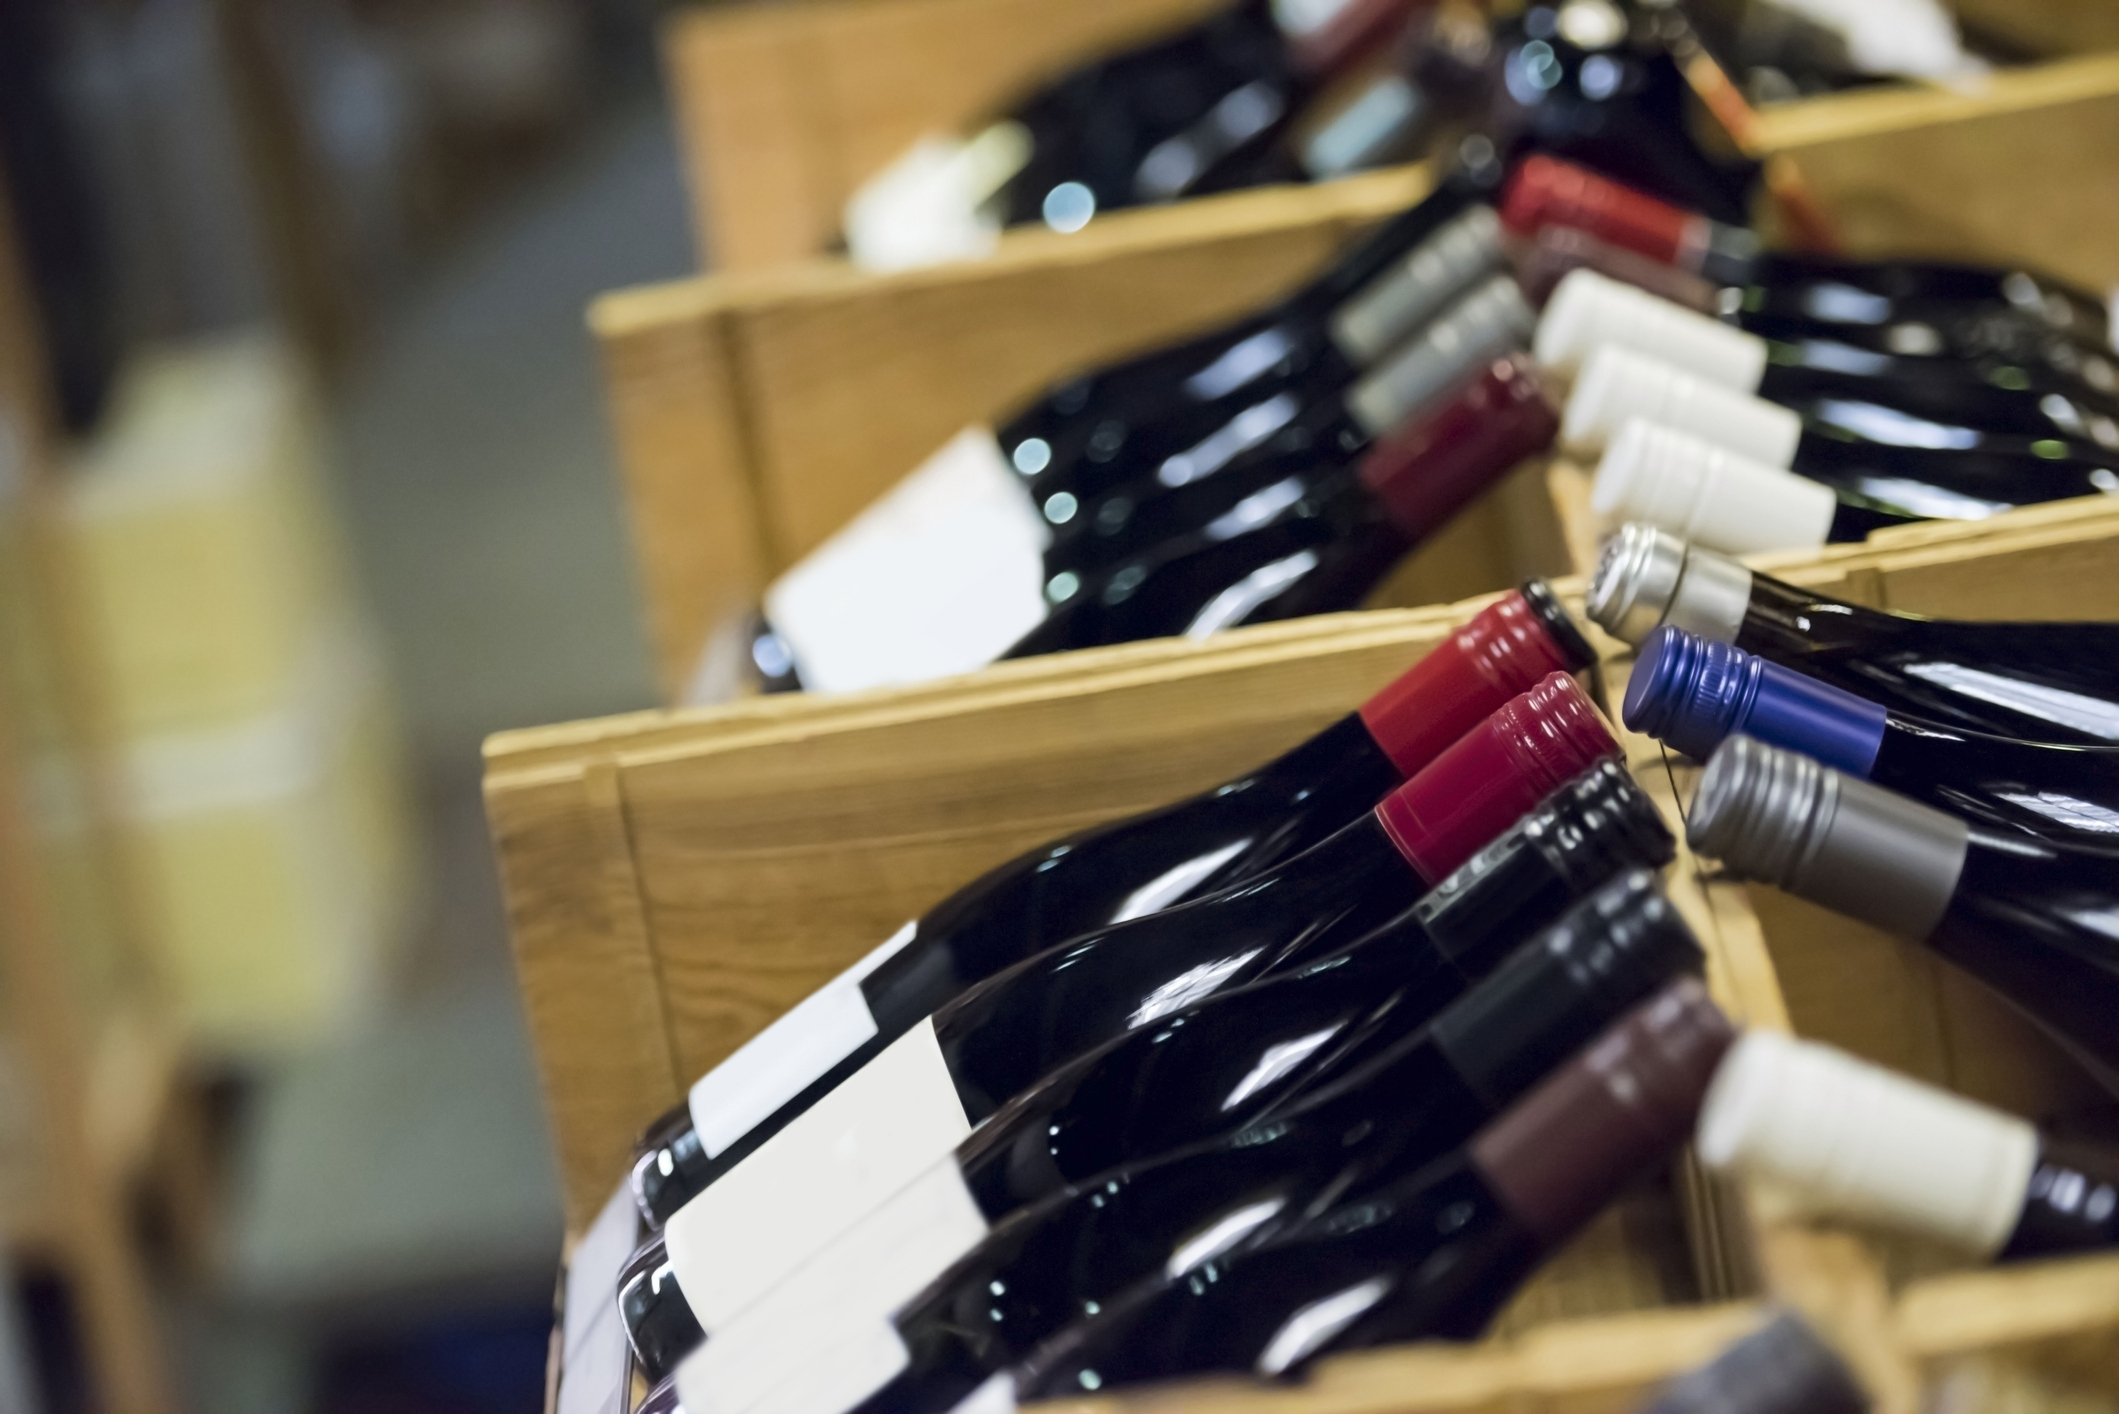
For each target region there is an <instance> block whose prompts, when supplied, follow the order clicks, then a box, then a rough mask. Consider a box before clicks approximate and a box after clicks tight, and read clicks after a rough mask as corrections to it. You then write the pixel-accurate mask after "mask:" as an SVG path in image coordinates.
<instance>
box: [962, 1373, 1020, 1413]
mask: <svg viewBox="0 0 2119 1414" xmlns="http://www.w3.org/2000/svg"><path fill="white" fill-rule="evenodd" d="M1015 1407H1016V1406H1015V1377H1014V1376H1013V1375H1011V1374H1009V1373H1008V1372H1007V1371H1006V1370H1003V1371H1002V1372H1001V1373H1000V1374H998V1375H991V1376H988V1377H987V1380H986V1383H984V1384H982V1385H980V1386H979V1387H978V1388H977V1389H975V1390H973V1391H972V1392H971V1393H969V1394H967V1395H965V1396H964V1397H963V1398H962V1399H960V1400H958V1401H957V1403H956V1407H955V1408H953V1409H951V1410H950V1411H949V1414H1015Z"/></svg>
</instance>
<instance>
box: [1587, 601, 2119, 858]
mask: <svg viewBox="0 0 2119 1414" xmlns="http://www.w3.org/2000/svg"><path fill="white" fill-rule="evenodd" d="M1625 716H1626V724H1627V725H1628V726H1629V727H1632V728H1633V729H1634V730H1635V731H1638V732H1644V733H1646V734H1647V735H1649V736H1652V737H1655V738H1657V739H1659V740H1661V741H1664V742H1667V743H1668V744H1669V745H1670V746H1672V747H1674V748H1676V749H1677V750H1679V751H1682V752H1684V753H1685V754H1687V755H1688V756H1693V757H1696V758H1698V759H1700V760H1705V759H1706V758H1707V757H1708V756H1709V755H1711V754H1712V753H1713V751H1714V749H1715V748H1716V747H1717V746H1719V745H1720V744H1721V743H1722V742H1723V741H1724V740H1725V739H1727V738H1729V737H1732V736H1736V735H1739V734H1741V735H1744V736H1749V737H1754V738H1756V739H1757V740H1759V741H1761V742H1764V743H1765V744H1767V745H1769V746H1781V747H1786V748H1788V749H1789V750H1791V751H1800V752H1802V753H1804V754H1805V755H1808V756H1814V757H1816V758H1817V759H1818V760H1819V761H1822V762H1824V763H1825V764H1826V765H1827V766H1831V767H1833V768H1834V769H1836V770H1841V771H1845V772H1847V773H1848V774H1849V775H1853V776H1858V777H1861V778H1863V779H1866V780H1872V781H1875V782H1876V783H1877V784H1878V785H1880V786H1884V787H1887V788H1889V789H1891V790H1895V791H1898V792H1900V793H1902V794H1905V795H1908V796H1911V797H1913V798H1914V799H1916V800H1924V801H1926V802H1928V803H1929V804H1931V805H1934V806H1936V807H1938V808H1939V809H1943V810H1948V811H1950V812H1951V813H1952V814H1955V815H1959V816H1962V817H1964V818H1966V819H1969V820H1976V821H1978V822H1980V823H1982V824H1984V825H1986V826H1988V827H1990V828H1994V829H2001V830H2013V831H2017V832H2019V833H2021V834H2022V835H2024V836H2027V837H2031V838H2035V839H2039V840H2050V841H2053V842H2055V843H2058V844H2063V845H2068V846H2071V847H2074V848H2083V849H2090V850H2097V851H2107V852H2109V851H2112V850H2113V849H2114V848H2115V847H2119V747H2115V746H2073V745H2066V744H2061V743H2057V742H2041V741H2023V740H2019V739H2017V738H2015V737H2006V736H1997V735H1994V734H1992V733H1987V732H1975V731H1969V730H1966V729H1964V728H1962V727H1952V726H1946V725H1943V724H1941V723H1938V722H1932V721H1929V720H1927V719H1925V718H1921V717H1917V716H1912V715H1908V714H1905V713H1900V712H1893V711H1891V710H1890V709H1889V708H1887V707H1883V706H1880V705H1878V704H1877V703H1874V702H1871V701H1869V700H1868V699H1867V698H1864V697H1859V696H1857V695H1855V694H1854V693H1851V692H1848V691H1847V690H1846V689H1844V688H1838V687H1834V686H1832V685H1831V684H1830V683H1826V682H1820V681H1819V680H1818V679H1816V678H1812V677H1805V676H1804V675H1803V674H1801V673H1799V672H1796V671H1795V670H1793V669H1791V668H1784V667H1782V666H1781V665H1780V664H1778V663H1772V662H1768V661H1767V660H1766V659H1764V658H1761V657H1759V656H1757V655H1756V654H1753V653H1746V652H1745V651H1744V650H1743V649H1741V648H1734V647H1731V646H1730V645H1728V644H1726V643H1710V642H1708V641H1707V640H1706V639H1703V638H1700V637H1698V636H1696V635H1694V634H1689V633H1687V632H1685V631H1684V630H1683V629H1679V628H1672V627H1670V626H1669V625H1668V624H1665V625H1664V626H1663V627H1661V628H1659V629H1657V630H1655V631H1654V632H1653V633H1651V634H1649V635H1648V641H1647V642H1646V643H1644V644H1643V645H1642V647H1641V656H1640V660H1639V661H1638V662H1637V663H1635V665H1634V669H1633V674H1632V676H1631V677H1630V678H1629V679H1628V681H1627V684H1626V703H1625Z"/></svg>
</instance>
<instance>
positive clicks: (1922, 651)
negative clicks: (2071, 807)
mask: <svg viewBox="0 0 2119 1414" xmlns="http://www.w3.org/2000/svg"><path fill="white" fill-rule="evenodd" d="M1588 603H1589V614H1590V617H1591V618H1593V619H1595V620H1596V621H1597V623H1598V624H1599V625H1600V626H1601V627H1602V628H1603V629H1604V630H1605V631H1606V632H1607V633H1610V634H1612V635H1614V636H1616V637H1618V638H1621V639H1623V640H1625V641H1626V642H1628V643H1635V644H1638V643H1641V642H1643V641H1645V640H1646V639H1647V637H1648V635H1649V633H1650V632H1651V631H1652V630H1653V629H1654V628H1655V627H1656V625H1658V624H1663V623H1668V624H1671V625H1673V626H1674V627H1677V628H1682V629H1684V630H1686V631H1687V632H1689V633H1695V634H1698V635H1699V636H1700V637H1702V638H1707V639H1712V640H1714V641H1715V642H1718V643H1733V644H1735V645H1736V646H1737V647H1739V648H1742V649H1744V650H1745V651H1747V652H1751V653H1756V654H1758V655H1759V656H1760V657H1762V658H1767V659H1770V660H1771V661H1773V662H1776V663H1780V664H1782V665H1784V666H1786V667H1790V668H1795V669H1798V670H1799V671H1801V672H1803V673H1804V674H1806V675H1808V676H1810V677H1814V678H1818V679H1820V680H1821V681H1824V682H1828V683H1831V684H1833V685H1834V686H1836V687H1843V688H1845V689H1846V690H1848V691H1849V692H1853V693H1856V694H1858V695H1860V696H1862V697H1866V698H1868V699H1869V700H1870V701H1872V702H1878V703H1882V704H1883V705H1884V706H1886V707H1891V708H1895V709H1897V710H1899V711H1903V712H1907V713H1910V714H1912V715H1915V716H1919V717H1924V718H1927V719H1928V720H1930V721H1935V722H1941V723H1946V724H1949V725H1951V726H1959V727H1964V728H1967V729H1969V730H1973V731H1982V732H1993V733H1997V734H1999V735H2003V736H2014V737H2022V738H2024V739H2026V740H2031V741H2065V742H2076V743H2082V744H2092V745H2094V744H2099V743H2104V744H2110V743H2119V624H2105V623H1969V622H1963V621H1957V620H1948V619H1927V618H1921V617H1918V616H1916V615H1913V614H1897V613H1887V612H1885V611H1884V610H1881V609H1871V608H1868V607H1866V606H1864V605H1861V604H1854V603H1850V602H1848V601H1847V600H1844V599H1836V598H1834V597H1832V596H1831V595H1829V594H1822V593H1819V592H1818V591H1816V590H1813V589H1805V588H1802V587H1801V586H1799V585H1794V584H1789V583H1788V582H1786V581H1785V580H1779V579H1775V578H1773V577H1772V576H1770V575H1764V574H1760V573H1758V572H1757V571H1755V570H1752V569H1750V568H1747V567H1746V566H1744V565H1742V564H1740V563H1738V562H1737V561H1735V560H1732V559H1728V558H1726V557H1724V556H1721V555H1717V554H1715V553H1714V552H1712V551H1710V550H1703V549H1701V548H1699V547H1698V546H1696V545H1687V544H1685V543H1684V542H1683V541H1681V540H1679V539H1678V538H1677V537H1676V536H1673V535H1669V534H1667V533H1665V532H1663V531H1660V530H1654V529H1651V528H1649V527H1647V526H1627V527H1625V528H1624V529H1623V530H1621V531H1620V532H1619V534H1618V535H1617V536H1616V537H1614V538H1613V540H1612V541H1611V543H1610V544H1609V545H1607V546H1606V547H1605V549H1604V554H1603V557H1602V559H1601V560H1599V562H1598V564H1597V570H1596V575H1595V577H1594V578H1593V579H1592V580H1591V582H1590V587H1589V600H1588Z"/></svg>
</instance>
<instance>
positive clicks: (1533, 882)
mask: <svg viewBox="0 0 2119 1414" xmlns="http://www.w3.org/2000/svg"><path fill="white" fill-rule="evenodd" d="M1671 857H1672V853H1671V847H1670V844H1669V840H1668V833H1667V831H1665V829H1664V828H1663V824H1662V821H1661V818H1660V817H1659V816H1658V815H1657V813H1656V810H1655V807H1654V805H1653V804H1652V803H1651V802H1650V801H1649V800H1648V799H1647V797H1646V796H1644V795H1642V794H1641V792H1640V790H1639V788H1638V787H1636V786H1635V785H1634V784H1633V783H1632V780H1631V779H1630V778H1629V777H1628V776H1627V775H1626V774H1625V772H1624V770H1623V769H1622V768H1621V767H1619V766H1616V765H1614V764H1613V763H1611V762H1604V763H1601V764H1600V765H1598V766H1596V767H1593V768H1591V770H1590V771H1589V772H1588V773H1587V774H1586V775H1585V776H1583V777H1582V778H1581V779H1579V780H1577V781H1575V782H1573V783H1571V784H1569V785H1567V786H1564V787H1562V788H1561V789H1560V790H1559V791H1558V792H1556V793H1555V795H1554V796H1553V797H1551V798H1548V799H1547V800H1546V801H1545V802H1544V803H1543V804H1541V805H1540V806H1539V807H1538V808H1537V809H1536V810H1533V811H1532V812H1530V814H1528V815H1526V816H1524V817H1523V819H1521V820H1519V821H1517V822H1516V824H1515V825H1513V826H1511V827H1510V828H1509V830H1508V831H1507V832H1506V833H1504V834H1503V835H1502V836H1501V837H1500V838H1499V839H1497V840H1495V841H1494V842H1493V843H1492V844H1490V845H1488V846H1487V847H1486V848H1484V849H1482V850H1481V851H1480V852H1479V853H1478V854H1476V855H1474V856H1473V857H1472V858H1471V859H1469V860H1467V861H1466V862H1465V863H1464V864H1462V865H1460V866H1459V867H1458V868H1457V869H1456V870H1455V871H1453V872H1452V873H1451V874H1450V875H1449V876H1448V877H1447V878H1445V879H1444V880H1442V881H1441V882H1440V883H1439V884H1437V885H1436V886H1435V888H1434V889H1433V890H1432V891H1431V892H1430V893H1428V894H1427V895H1426V896H1425V897H1423V898H1422V899H1421V900H1420V902H1418V903H1416V904H1414V905H1413V907H1412V908H1411V909H1409V910H1407V911H1406V912H1405V913H1404V914H1401V915H1400V916H1399V917H1397V918H1395V919H1393V920H1391V921H1390V922H1389V923H1387V924H1385V925H1384V926H1383V927H1381V928H1379V929H1377V930H1376V931H1375V932H1373V933H1371V934H1369V935H1368V936H1367V937H1365V938H1363V939H1361V940H1360V941H1359V942H1357V943H1355V944H1354V945H1353V946H1352V947H1350V948H1347V949H1345V950H1343V951H1342V952H1339V953H1337V954H1334V955H1332V956H1329V957H1324V958H1320V959H1319V960H1318V961H1316V962H1314V963H1311V964H1309V965H1308V966H1306V967H1302V968H1296V969H1293V970H1291V971H1289V972H1287V973H1285V974H1282V975H1278V976H1275V977H1272V978H1269V979H1267V980H1266V981H1263V982H1259V983H1254V984H1253V985H1251V986H1249V987H1245V988H1242V989H1239V990H1238V991H1236V992H1232V993H1229V994H1227V995H1224V996H1221V997H1217V998H1214V999H1213V1000H1211V1001H1209V1002H1206V1003H1203V1004H1200V1005H1198V1006H1195V1007H1191V1008H1187V1009H1186V1010H1184V1011H1182V1012H1178V1013H1176V1014H1174V1015H1173V1016H1171V1017H1170V1018H1168V1019H1167V1020H1164V1021H1162V1022H1160V1023H1159V1024H1158V1025H1156V1026H1154V1027H1152V1028H1142V1029H1140V1030H1137V1031H1134V1032H1132V1033H1130V1034H1129V1035H1127V1036H1124V1037H1122V1038H1120V1039H1118V1040H1116V1041H1113V1042H1110V1043H1108V1044H1106V1045H1105V1046H1103V1047H1102V1048H1100V1049H1098V1050H1096V1051H1092V1052H1090V1053H1089V1054H1087V1055H1085V1056H1083V1057H1081V1058H1080V1059H1079V1060H1077V1061H1076V1062H1074V1063H1073V1064H1071V1065H1068V1066H1066V1067H1064V1068H1062V1069H1061V1070H1058V1071H1054V1072H1052V1073H1051V1074H1049V1075H1047V1076H1045V1077H1044V1078H1043V1079H1042V1080H1040V1081H1039V1082H1038V1083H1037V1084H1035V1085H1034V1086H1032V1087H1031V1088H1030V1089H1028V1090H1025V1091H1024V1092H1022V1093H1021V1094H1019V1095H1017V1096H1016V1097H1015V1098H1014V1099H1013V1100H1011V1101H1009V1102H1008V1104H1006V1105H1004V1106H1003V1107H1002V1108H1001V1110H1000V1111H999V1112H998V1113H996V1114H995V1115H994V1116H993V1117H992V1118H990V1119H989V1120H987V1121H986V1123H984V1124H982V1125H980V1126H979V1128H978V1129H977V1130H976V1131H974V1132H973V1133H972V1135H971V1136H970V1137H969V1138H968V1139H966V1140H965V1141H964V1143H963V1144H961V1145H960V1146H958V1150H957V1155H956V1164H957V1168H958V1170H959V1172H960V1173H961V1174H962V1175H963V1179H964V1183H965V1186H966V1187H967V1189H968V1190H969V1192H970V1193H971V1195H972V1197H973V1199H974V1201H975V1202H976V1203H977V1204H978V1206H979V1209H980V1211H981V1212H983V1213H984V1214H985V1215H986V1216H987V1218H988V1219H989V1220H990V1219H994V1218H998V1217H1000V1216H1002V1215H1004V1214H1005V1213H1007V1212H1008V1211H1009V1210H1010V1209H1011V1208H1012V1207H1014V1206H1016V1205H1018V1204H1022V1203H1027V1202H1030V1201H1032V1200H1034V1199H1037V1198H1041V1197H1044V1196H1046V1195H1047V1194H1049V1193H1051V1192H1054V1191H1056V1190H1057V1189H1059V1188H1061V1187H1063V1186H1065V1185H1067V1184H1071V1183H1077V1182H1080V1181H1082V1180H1084V1179H1087V1178H1088V1177H1090V1176H1091V1175H1093V1174H1096V1173H1099V1172H1101V1171H1103V1170H1104V1169H1108V1168H1114V1167H1117V1166H1118V1165H1120V1164H1123V1163H1128V1162H1131V1161H1133V1160H1136V1159H1140V1158H1143V1157H1146V1156H1147V1155H1148V1154H1150V1153H1153V1152H1156V1151H1159V1150H1164V1149H1172V1148H1176V1147H1178V1146H1180V1145H1184V1144H1189V1143H1193V1142H1195V1141H1198V1140H1202V1139H1205V1138H1208V1137H1209V1136H1211V1135H1214V1134H1218V1133H1221V1132H1223V1131H1225V1130H1228V1129H1230V1128H1233V1127H1235V1126H1236V1125H1238V1124H1241V1123H1243V1122H1245V1121H1246V1120H1247V1119H1249V1118H1250V1117H1252V1116H1254V1115H1255V1114H1257V1113H1259V1112H1261V1111H1263V1110H1265V1109H1267V1108H1270V1107H1272V1106H1274V1105H1276V1104H1279V1103H1281V1102H1283V1101H1284V1100H1286V1099H1287V1097H1288V1096H1290V1095H1291V1094H1293V1093H1295V1092H1296V1091H1297V1090H1299V1089H1301V1088H1303V1087H1305V1086H1306V1085H1308V1084H1309V1083H1311V1082H1312V1081H1313V1079H1314V1078H1315V1077H1316V1076H1318V1075H1319V1074H1321V1073H1323V1072H1326V1071H1328V1070H1331V1069H1333V1068H1335V1067H1343V1066H1344V1064H1345V1062H1344V1061H1342V1060H1339V1059H1337V1058H1338V1057H1339V1056H1341V1055H1342V1054H1346V1053H1360V1052H1364V1051H1369V1050H1373V1049H1374V1048H1376V1047H1377V1046H1379V1045H1383V1044H1388V1043H1389V1042H1390V1040H1391V1038H1393V1037H1400V1036H1403V1035H1404V1034H1405V1033H1406V1032H1408V1031H1409V1030H1411V1029H1413V1028H1416V1027H1418V1026H1420V1025H1421V1024H1423V1023H1424V1022H1426V1021H1427V1020H1428V1019H1429V1018H1430V1017H1431V1016H1433V1014H1434V1013H1435V1012H1436V1011H1437V1010H1438V1009H1439V1008H1441V1007H1442V1006H1444V1005H1446V1004H1448V1003H1449V1002H1451V1001H1453V1000H1454V999H1455V998H1456V997H1457V995H1458V994H1459V993H1460V992H1462V991H1463V990H1464V988H1466V987H1468V986H1470V985H1471V984H1472V983H1474V982H1476V981H1477V980H1478V979H1479V978H1481V977H1483V976H1484V975H1486V973H1488V972H1489V971H1491V970H1492V969H1493V968H1494V967H1495V966H1496V965H1497V964H1499V963H1500V962H1501V960H1502V959H1503V958H1504V957H1506V956H1507V955H1508V953H1509V952H1510V951H1511V950H1512V949H1513V948H1514V947H1515V946H1516V945H1517V944H1518V943H1520V942H1522V941H1523V939H1524V938H1526V937H1528V936H1530V934H1532V933H1533V932H1536V931H1537V930H1538V929H1539V928H1542V927H1545V926H1547V925H1548V924H1550V923H1552V922H1553V921H1554V920H1555V919H1557V918H1558V917H1559V915H1560V914H1561V913H1562V912H1563V911H1564V910H1565V909H1566V908H1567V907H1568V906H1569V905H1570V904H1572V903H1573V902H1574V901H1575V900H1577V899H1579V898H1581V897H1582V896H1584V895H1586V894H1588V893H1589V892H1591V891H1592V890H1594V889H1595V888H1597V887H1598V886H1599V885H1601V884H1603V883H1604V882H1605V881H1606V880H1608V879H1610V878H1611V877H1613V876H1614V875H1616V874H1619V873H1621V872H1623V871H1625V870H1627V869H1629V868H1643V867H1645V868H1659V867H1661V866H1662V865H1664V864H1667V863H1668V862H1669V861H1670V858H1671Z"/></svg>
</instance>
